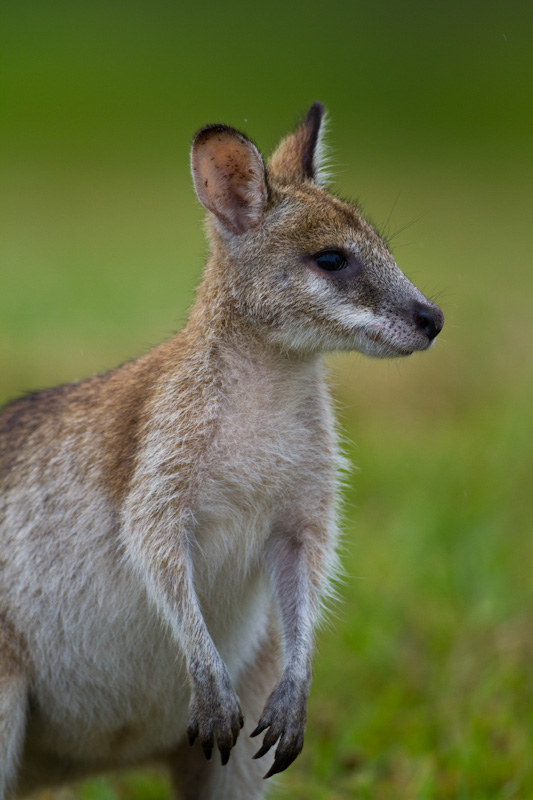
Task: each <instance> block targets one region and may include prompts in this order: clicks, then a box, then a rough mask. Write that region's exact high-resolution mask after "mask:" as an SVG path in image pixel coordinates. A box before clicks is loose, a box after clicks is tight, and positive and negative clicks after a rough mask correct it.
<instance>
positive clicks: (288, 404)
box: [0, 104, 443, 800]
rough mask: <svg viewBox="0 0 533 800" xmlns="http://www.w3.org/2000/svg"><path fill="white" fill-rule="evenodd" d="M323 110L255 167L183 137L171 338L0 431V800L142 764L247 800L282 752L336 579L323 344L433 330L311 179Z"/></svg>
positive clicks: (182, 791) (337, 204) (241, 143)
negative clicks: (192, 250) (186, 192)
mask: <svg viewBox="0 0 533 800" xmlns="http://www.w3.org/2000/svg"><path fill="white" fill-rule="evenodd" d="M321 121H322V107H321V106H320V104H314V105H313V106H312V107H311V109H310V111H309V113H308V115H307V117H306V118H305V120H304V121H303V123H302V124H301V125H300V126H299V127H298V128H297V130H296V131H295V132H294V133H293V134H291V135H290V136H288V137H286V138H285V139H284V140H283V142H282V143H281V145H280V147H279V149H278V150H277V151H276V153H275V154H274V155H273V157H272V159H271V161H270V163H269V164H268V165H267V166H266V167H265V165H264V164H263V160H262V158H261V155H260V153H259V151H258V150H257V148H256V147H255V145H253V144H252V142H250V140H249V139H247V137H245V136H244V135H243V134H241V133H239V132H238V131H234V130H233V129H231V128H228V127H226V126H220V125H218V126H210V127H208V128H205V129H203V130H202V131H199V133H198V134H197V135H196V137H195V140H194V142H193V147H192V153H191V167H192V173H193V178H194V181H195V188H196V191H197V195H198V197H199V199H200V200H201V202H202V203H203V204H204V206H205V207H206V209H207V210H208V212H209V219H208V233H209V238H210V245H211V253H210V257H209V259H208V262H207V264H206V267H205V271H204V277H203V280H202V284H201V286H200V289H199V292H198V297H197V299H196V302H195V304H194V306H193V308H192V310H191V314H190V317H189V321H188V323H187V325H186V326H185V328H184V330H183V331H181V333H180V334H178V335H177V336H176V337H174V338H173V339H172V340H170V341H169V342H166V343H164V344H162V345H160V346H159V347H157V348H156V349H155V350H153V351H152V352H151V353H148V354H147V355H145V356H143V357H141V358H139V359H137V360H135V361H132V362H130V363H127V364H124V365H123V366H121V367H119V368H117V369H116V370H113V371H111V372H109V373H107V374H106V375H102V376H98V377H95V378H92V379H89V380H86V381H82V382H81V383H76V384H72V385H70V386H61V387H58V388H57V389H50V390H46V391H43V392H40V393H37V394H34V395H30V396H27V397H24V398H21V399H19V400H17V401H15V402H13V403H11V404H10V405H8V406H7V407H6V408H5V409H4V411H3V414H2V415H1V416H0V489H1V494H0V645H1V647H0V800H4V798H5V797H6V795H7V794H8V792H10V793H13V792H14V791H15V787H18V791H19V792H20V793H26V792H29V791H33V790H34V789H37V788H42V787H45V786H55V785H59V784H60V783H62V782H70V781H73V780H77V779H79V778H82V777H84V776H86V775H89V774H94V773H103V772H105V771H107V770H111V769H118V768H127V767H128V766H129V765H132V764H143V763H148V762H151V761H159V762H160V763H164V764H167V765H168V766H169V767H170V768H171V771H172V774H173V776H174V782H175V785H176V792H177V795H178V796H179V797H181V798H185V799H186V800H187V799H188V798H195V800H214V798H217V799H218V800H253V798H258V799H259V798H260V797H262V796H263V793H264V785H265V784H264V783H263V782H262V780H261V775H263V774H264V772H265V766H264V762H263V763H262V760H263V758H266V757H267V753H269V751H270V750H271V748H275V752H274V760H273V763H272V762H271V765H270V769H268V768H267V775H266V777H269V776H270V775H273V774H274V773H276V772H280V771H282V770H284V769H285V768H286V767H287V766H289V765H290V764H291V763H292V761H293V760H294V759H295V758H296V757H297V756H298V754H299V752H300V751H301V748H302V746H303V736H304V730H305V722H306V706H307V696H308V692H309V686H310V682H311V660H312V653H313V642H314V627H315V624H316V621H317V618H318V616H319V614H320V609H321V604H322V602H323V598H324V597H325V596H327V594H328V591H329V584H330V581H331V578H332V577H333V576H334V574H335V569H336V552H335V548H336V541H337V521H336V515H337V511H336V507H337V485H338V478H337V473H338V469H339V466H340V464H341V459H340V457H339V455H338V448H337V442H336V436H335V430H334V421H333V414H332V409H331V401H330V398H329V392H328V388H327V385H326V382H325V380H324V374H323V368H322V364H321V354H322V352H323V351H325V350H332V349H358V350H360V351H361V352H363V353H366V354H368V355H373V356H377V357H384V356H389V355H408V354H410V353H412V352H413V351H415V350H424V349H426V348H428V347H429V346H430V344H431V343H432V341H433V340H434V338H435V336H436V335H437V333H438V332H439V330H440V328H441V327H442V322H443V318H442V313H441V311H440V309H438V308H437V307H436V306H435V305H434V304H432V303H430V302H429V301H428V300H426V298H424V296H423V295H422V294H421V293H420V292H419V291H418V290H417V289H416V288H415V287H414V286H413V285H412V284H411V283H410V282H409V281H408V280H407V279H406V278H405V276H404V275H403V274H402V273H401V272H400V270H399V269H398V267H397V266H396V264H395V262H394V259H393V258H392V256H391V254H390V253H389V252H388V250H387V248H386V246H385V244H384V243H383V242H382V241H381V239H380V238H379V236H378V234H377V233H376V232H375V231H374V230H373V228H372V227H371V226H370V225H368V223H366V222H365V220H364V219H363V218H362V216H361V215H360V213H359V211H358V210H357V209H356V208H355V207H353V206H350V205H349V204H347V203H345V202H343V201H341V200H340V199H338V198H336V197H334V196H333V195H331V194H330V193H329V192H328V191H327V190H326V189H325V188H324V187H323V186H322V185H320V179H321V160H320V136H321ZM324 252H326V253H329V254H330V255H331V253H333V255H334V258H335V259H337V261H338V263H339V265H340V266H339V268H338V269H337V268H335V270H333V269H331V268H330V267H329V266H327V264H329V262H327V263H326V266H324V261H323V257H324V255H323V254H324ZM321 259H322V260H321ZM234 687H235V688H234ZM236 690H237V691H236ZM243 721H244V724H245V729H244V730H245V733H246V736H245V737H244V738H243V735H242V733H241V734H240V729H241V726H242V724H243ZM239 734H240V735H239ZM259 735H261V736H262V744H261V743H260V745H259V749H258V752H257V753H256V754H255V757H254V758H253V759H252V755H253V750H255V749H256V747H257V744H255V746H254V741H253V739H254V737H255V736H259ZM187 738H188V740H189V743H190V744H194V743H195V742H198V743H199V745H200V746H198V744H195V745H194V748H193V749H192V750H191V749H190V747H189V744H188V743H187ZM237 740H238V741H237ZM214 748H217V749H218V751H219V754H220V761H221V764H215V763H214V760H213V761H211V762H210V763H209V764H207V763H206V761H205V757H207V758H208V759H210V758H211V755H212V751H213V749H214ZM202 751H203V752H202ZM230 754H231V759H230ZM228 759H229V764H227V762H228ZM226 764H227V765H226Z"/></svg>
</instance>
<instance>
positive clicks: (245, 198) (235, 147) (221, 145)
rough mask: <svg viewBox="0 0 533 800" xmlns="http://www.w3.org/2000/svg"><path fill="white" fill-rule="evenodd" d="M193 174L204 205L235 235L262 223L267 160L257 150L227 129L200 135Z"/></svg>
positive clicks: (212, 129)
mask: <svg viewBox="0 0 533 800" xmlns="http://www.w3.org/2000/svg"><path fill="white" fill-rule="evenodd" d="M191 170H192V176H193V180H194V187H195V189H196V194H197V195H198V199H199V200H200V202H201V203H202V205H203V206H204V207H205V208H207V210H208V211H211V212H212V213H213V214H215V216H216V217H218V219H219V220H220V221H221V222H222V223H223V224H224V225H225V226H226V227H227V228H229V229H230V230H232V231H233V232H234V233H237V234H239V233H244V232H245V231H247V230H248V229H249V228H253V227H254V226H255V225H257V224H258V223H259V221H260V220H261V217H262V215H263V212H264V210H265V208H266V204H267V188H266V180H265V167H264V164H263V159H262V158H261V154H260V153H259V151H258V149H257V148H256V146H255V145H254V144H253V143H252V142H251V141H250V140H249V139H247V138H246V136H244V134H242V133H239V131H236V130H234V129H233V128H228V127H227V126H226V125H210V126H209V127H207V128H203V129H202V130H200V131H198V133H197V134H196V136H195V137H194V141H193V144H192V149H191Z"/></svg>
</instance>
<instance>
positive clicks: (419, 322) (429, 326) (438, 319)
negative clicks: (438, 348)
mask: <svg viewBox="0 0 533 800" xmlns="http://www.w3.org/2000/svg"><path fill="white" fill-rule="evenodd" d="M413 319H414V321H415V325H416V327H417V328H419V329H420V330H421V331H423V332H424V333H425V334H426V336H427V337H428V339H429V340H430V341H431V340H432V339H434V338H435V336H437V335H438V334H439V333H440V332H441V330H442V326H443V325H444V314H443V313H442V311H441V310H440V308H439V307H438V306H435V305H432V306H423V305H422V304H421V303H420V304H419V303H417V304H416V305H415V307H414V308H413Z"/></svg>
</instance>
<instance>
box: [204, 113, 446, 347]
mask: <svg viewBox="0 0 533 800" xmlns="http://www.w3.org/2000/svg"><path fill="white" fill-rule="evenodd" d="M323 120H324V112H323V108H322V106H321V104H320V103H314V104H313V105H312V106H311V108H310V110H309V112H308V114H307V116H306V118H305V120H304V121H303V122H302V123H301V125H300V126H299V127H298V128H297V130H296V131H295V132H294V133H292V134H290V135H289V136H287V137H286V138H285V139H283V141H282V142H281V144H280V145H279V147H278V149H277V150H276V151H275V152H274V154H273V155H272V157H271V159H270V161H269V162H268V164H267V165H266V166H265V164H264V163H263V159H262V157H261V154H260V153H259V151H258V150H257V148H256V147H255V145H254V144H253V143H252V142H251V141H250V140H249V139H248V138H247V137H246V136H244V135H243V134H242V133H239V132H238V131H236V130H234V129H233V128H229V127H226V126H222V125H212V126H209V127H207V128H204V129H202V130H200V131H199V132H198V133H197V134H196V137H195V139H194V142H193V145H192V153H191V164H192V174H193V179H194V184H195V188H196V193H197V195H198V198H199V199H200V202H201V203H202V204H203V205H204V206H205V208H206V209H207V210H208V211H209V212H210V223H211V224H210V231H211V239H212V248H213V255H214V258H213V259H212V265H213V264H214V265H216V267H215V269H218V273H219V274H218V276H217V279H218V280H219V281H220V282H221V284H222V285H223V286H224V287H225V290H226V293H229V295H230V296H231V297H232V300H233V311H234V313H236V314H238V315H240V316H241V317H244V318H245V319H246V320H247V323H248V325H253V326H254V327H257V328H261V329H262V331H261V333H262V335H263V336H264V337H265V338H266V339H267V340H269V341H271V342H272V343H276V344H277V345H278V346H280V347H281V348H282V349H285V350H295V351H299V352H303V353H306V352H307V353H310V352H315V351H318V350H337V349H340V350H352V349H355V350H359V351H360V352H361V353H364V354H366V355H369V356H374V357H378V358H379V357H390V356H401V355H410V354H411V353H412V352H414V351H415V350H425V349H427V348H428V347H430V346H431V344H432V343H433V341H434V339H435V337H436V336H437V334H438V333H439V331H440V330H441V328H442V326H443V322H444V317H443V314H442V312H441V310H440V309H439V308H438V306H436V305H435V304H434V303H432V302H430V301H429V300H427V299H426V298H425V297H424V295H423V294H422V293H421V292H420V291H419V290H418V289H417V288H416V287H415V286H413V284H412V283H411V282H410V281H409V280H408V279H407V278H406V277H405V275H404V274H403V273H402V272H401V270H400V269H399V267H398V266H397V265H396V262H395V260H394V258H393V256H392V255H391V253H390V251H389V250H388V249H387V247H386V245H385V243H384V242H383V240H382V238H381V237H380V236H379V235H378V233H377V232H376V231H375V230H374V228H373V227H372V226H371V225H369V224H368V222H366V221H365V220H364V219H363V217H362V216H361V214H360V212H359V211H358V209H357V208H356V207H355V206H353V205H351V204H349V203H346V202H344V201H342V200H340V199H339V198H337V197H335V196H334V195H333V194H331V193H330V192H329V191H328V190H327V188H326V187H325V186H324V182H323V166H324V165H323V155H322V149H323V148H322V138H321V137H322V131H323ZM212 279H213V268H212V269H211V280H212Z"/></svg>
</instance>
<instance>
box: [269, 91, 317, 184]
mask: <svg viewBox="0 0 533 800" xmlns="http://www.w3.org/2000/svg"><path fill="white" fill-rule="evenodd" d="M324 116H325V115H324V106H323V105H322V103H313V105H312V106H311V108H310V109H309V111H308V112H307V116H306V118H305V119H304V121H303V122H302V123H301V124H300V125H299V127H298V128H297V129H296V131H295V132H294V133H291V134H289V136H286V137H285V139H282V141H281V143H280V145H279V146H278V148H277V150H276V151H275V152H274V154H273V155H272V157H271V159H270V161H269V163H268V168H269V173H270V174H271V175H272V177H273V178H274V179H275V180H277V181H278V182H280V183H301V182H302V181H305V180H312V181H316V182H317V183H321V182H322V181H323V180H324V179H325V176H324V174H323V167H324V163H323V153H322V142H321V134H323V130H324Z"/></svg>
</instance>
